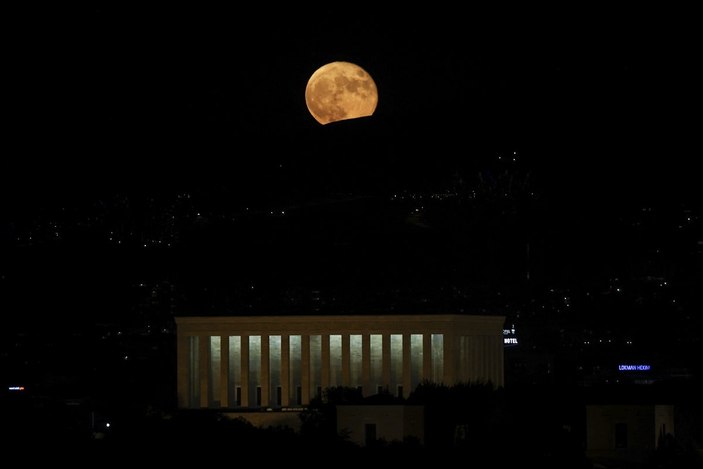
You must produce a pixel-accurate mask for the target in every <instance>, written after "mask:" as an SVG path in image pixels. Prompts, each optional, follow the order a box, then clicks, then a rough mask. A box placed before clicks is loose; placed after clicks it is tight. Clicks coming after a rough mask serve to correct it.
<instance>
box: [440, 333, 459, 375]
mask: <svg viewBox="0 0 703 469" xmlns="http://www.w3.org/2000/svg"><path fill="white" fill-rule="evenodd" d="M455 344H456V341H455V340H454V334H447V333H446V332H445V334H444V358H443V360H444V384H446V385H447V386H452V385H453V384H455V382H456V363H455V360H454V358H455V357H456V351H455V350H454V346H455Z"/></svg>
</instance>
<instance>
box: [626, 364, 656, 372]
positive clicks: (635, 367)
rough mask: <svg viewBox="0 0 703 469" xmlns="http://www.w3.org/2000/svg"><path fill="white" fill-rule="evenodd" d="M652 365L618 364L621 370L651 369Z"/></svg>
mask: <svg viewBox="0 0 703 469" xmlns="http://www.w3.org/2000/svg"><path fill="white" fill-rule="evenodd" d="M651 369H652V365H618V370H620V371H649V370H651Z"/></svg>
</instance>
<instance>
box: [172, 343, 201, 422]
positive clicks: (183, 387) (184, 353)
mask: <svg viewBox="0 0 703 469" xmlns="http://www.w3.org/2000/svg"><path fill="white" fill-rule="evenodd" d="M190 353H191V352H190V337H188V336H185V335H181V334H178V336H177V338H176V354H177V358H176V361H177V363H178V369H177V376H176V387H177V390H178V407H180V408H181V409H183V408H188V407H190V405H191V403H190V380H192V379H196V377H195V376H189V375H190Z"/></svg>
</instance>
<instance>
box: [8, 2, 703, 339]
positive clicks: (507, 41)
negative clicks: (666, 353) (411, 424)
mask: <svg viewBox="0 0 703 469" xmlns="http://www.w3.org/2000/svg"><path fill="white" fill-rule="evenodd" d="M638 8H644V7H642V6H638ZM7 20H8V22H9V23H10V25H11V26H10V31H11V34H9V39H8V42H7V43H6V47H5V50H6V53H7V54H6V57H5V58H4V60H3V62H4V69H5V71H4V74H3V75H4V78H5V80H6V81H5V86H4V99H3V102H4V106H3V108H4V114H5V116H6V119H5V126H4V130H5V131H4V136H5V138H4V143H5V144H4V148H5V151H4V152H3V153H4V155H3V170H2V171H1V172H0V177H1V178H2V189H1V190H2V194H1V195H2V208H3V218H2V220H0V222H2V225H0V228H1V231H0V240H1V241H2V255H3V257H4V258H5V259H6V261H5V262H3V263H2V265H0V269H2V270H1V271H0V274H1V275H2V290H1V291H2V293H3V301H4V302H5V306H3V307H2V311H3V313H2V314H3V319H4V320H8V321H10V322H18V323H22V324H26V323H32V324H34V323H36V318H40V319H44V320H46V321H47V322H48V323H52V324H53V323H57V322H61V321H63V320H67V321H68V322H69V323H70V324H80V323H85V322H89V323H90V322H93V321H98V320H104V319H110V320H120V321H127V322H128V321H131V319H129V320H128V319H126V318H142V319H143V318H144V317H150V315H154V317H160V318H161V319H163V314H171V313H173V312H177V313H181V314H184V313H185V314H188V313H196V314H199V313H202V312H207V313H218V314H223V313H236V314H240V313H242V312H250V311H251V312H258V311H261V312H280V311H288V310H290V311H294V312H310V311H314V312H318V311H319V312H325V311H346V312H359V311H363V312H383V311H392V310H394V311H398V312H403V311H413V310H423V311H427V310H435V311H438V312H447V311H449V312H455V311H464V310H466V311H467V312H468V311H479V312H480V311H488V312H490V313H498V314H507V315H508V316H510V317H512V318H515V317H517V316H516V315H518V316H519V314H518V313H522V314H523V318H524V317H525V315H527V314H528V312H529V311H531V310H530V308H534V309H537V308H538V306H539V305H549V304H552V305H553V303H554V301H556V300H554V298H551V297H550V296H549V295H550V294H551V295H553V296H554V295H556V296H558V297H559V298H563V297H565V296H568V297H569V298H572V300H569V301H572V302H575V303H577V304H578V309H579V311H578V313H574V315H573V316H567V319H566V320H565V321H566V322H568V323H570V324H576V326H575V329H576V330H579V331H583V330H584V328H589V327H596V326H597V325H598V324H600V325H603V320H604V318H607V320H608V321H610V320H611V319H612V318H613V317H615V316H618V315H619V316H620V317H621V319H620V320H619V321H620V322H619V324H620V326H617V327H618V331H620V332H622V331H625V330H626V326H625V325H626V324H632V321H631V319H632V316H633V315H635V314H644V317H647V318H649V319H651V320H652V323H653V318H654V317H655V316H656V314H658V313H656V311H661V308H660V303H657V302H662V304H667V305H668V306H667V308H670V307H671V304H672V303H671V300H672V299H674V296H675V294H674V293H667V294H666V295H664V296H662V295H660V294H659V293H656V294H654V293H651V292H649V290H647V288H649V287H648V286H647V285H649V284H650V283H652V282H654V283H657V284H659V283H661V282H664V281H666V282H667V285H675V287H672V288H676V289H677V290H676V295H679V296H678V297H677V298H679V303H678V304H677V305H679V304H681V302H682V301H683V302H684V305H685V306H683V307H680V308H679V307H678V306H677V307H676V308H678V309H676V314H678V315H679V316H680V318H683V319H681V320H682V321H683V322H682V323H680V324H678V325H677V327H678V328H679V329H677V331H680V330H687V329H688V328H689V327H690V326H691V324H700V321H701V318H700V317H698V315H699V311H695V308H696V307H697V306H696V305H700V302H698V303H696V302H695V301H699V300H695V299H694V294H693V292H694V291H695V286H696V285H697V284H698V282H699V281H700V280H701V273H700V271H701V249H702V248H701V240H703V235H702V234H701V233H702V230H701V204H700V203H699V200H698V198H699V196H700V183H699V175H698V172H696V170H695V169H694V168H695V167H696V164H695V162H694V158H695V157H696V156H698V154H699V151H698V144H697V142H696V141H695V140H694V137H695V135H694V126H696V122H697V121H698V120H699V119H698V118H697V115H698V113H699V111H698V109H699V106H697V104H698V102H699V91H698V89H697V88H696V86H697V85H698V84H699V83H700V75H699V73H698V71H697V68H698V67H697V63H696V62H697V59H696V58H697V53H694V51H696V50H695V46H694V44H695V41H694V40H693V37H694V32H695V30H694V29H693V28H692V25H691V24H690V20H691V16H690V15H687V14H686V13H685V12H681V13H680V14H669V13H668V12H661V11H644V10H639V11H628V12H616V11H608V12H597V11H592V12H586V11H579V12H567V11H543V12H541V11H510V12H499V13H497V12H492V13H490V14H487V13H485V12H479V11H473V10H472V9H471V8H470V7H469V8H465V7H462V10H461V11H451V9H447V10H442V11H440V9H439V8H437V9H436V11H426V10H424V9H420V10H417V11H408V12H404V13H402V14H401V13H398V14H393V15H389V14H377V13H376V12H375V11H369V12H366V13H364V12H360V11H356V7H354V6H353V5H350V6H349V8H348V9H342V8H339V11H333V10H331V9H330V10H327V11H322V12H309V13H308V12H304V14H303V16H302V18H301V19H295V18H294V17H293V16H291V15H287V14H284V13H283V12H281V14H276V15H275V16H274V17H272V16H270V14H265V13H264V12H249V11H246V12H245V11H243V10H242V11H240V10H239V9H238V8H236V7H230V8H221V9H208V8H205V7H192V6H191V7H176V6H173V7H168V8H165V9H157V8H156V7H131V6H130V7H128V6H115V7H105V8H99V9H84V10H80V9H74V10H63V9H56V10H46V9H41V8H39V7H37V8H35V9H23V10H22V11H17V12H14V13H13V14H12V15H8V16H7ZM335 60H344V61H350V62H354V63H356V64H358V65H360V66H362V67H363V68H364V69H366V70H367V71H368V72H369V73H370V74H371V76H372V77H373V78H374V80H375V81H376V84H377V87H378V90H379V105H378V108H377V110H376V113H375V114H374V115H373V116H371V117H368V118H364V119H357V120H350V121H343V122H338V123H333V124H329V125H327V126H321V125H319V124H318V123H317V122H316V121H315V120H314V119H313V118H312V116H310V114H309V113H308V111H307V108H306V106H305V100H304V90H305V85H306V83H307V80H308V78H309V77H310V75H311V74H312V73H313V72H314V71H315V70H316V69H317V68H318V67H319V66H321V65H323V64H325V63H328V62H331V61H335ZM695 128H696V129H697V126H696V127H695ZM528 274H529V275H530V276H529V279H528ZM648 282H649V283H648ZM622 285H627V286H628V288H629V290H628V293H629V292H633V291H635V290H636V291H637V293H632V296H631V297H628V299H627V300H626V301H625V300H622V301H623V303H617V302H613V301H610V300H607V298H610V297H609V296H608V295H610V293H612V292H614V291H618V292H619V291H620V290H617V289H618V288H623V289H624V288H625V287H624V286H622ZM630 287H631V288H630ZM550 292H551V293H550ZM554 292H556V293H554ZM563 292H567V293H565V294H564V293H563ZM413 295H415V296H413ZM596 295H600V296H599V298H600V297H601V296H602V298H606V299H604V300H603V301H602V302H601V301H600V300H593V297H594V296H596ZM657 295H659V296H657ZM506 297H509V299H506V300H505V301H503V299H504V298H506ZM655 297H656V301H655V300H652V298H655ZM550 298H551V299H550ZM579 298H582V299H583V301H581V300H579ZM560 301H562V303H563V302H564V301H565V300H560ZM618 301H620V300H618ZM686 302H688V303H686ZM567 303H568V302H567ZM330 305H336V306H334V308H333V307H331V306H330ZM535 305H538V306H535ZM554 308H555V310H557V309H559V308H558V307H554ZM164 311H165V313H164ZM560 311H561V310H560ZM159 314H161V316H159ZM560 314H562V313H560ZM613 315H615V316H613ZM679 316H677V317H679ZM534 317H537V316H534ZM560 317H561V316H560ZM672 317H673V316H672ZM535 321H537V319H535ZM579 321H585V322H583V323H580V322H579ZM686 321H688V322H686ZM586 323H588V324H586ZM616 332H617V331H616ZM645 332H646V333H647V334H649V333H650V332H651V331H649V330H648V331H645ZM622 333H623V334H625V332H622ZM677 333H678V332H677ZM643 334H644V335H646V334H645V333H644V332H643Z"/></svg>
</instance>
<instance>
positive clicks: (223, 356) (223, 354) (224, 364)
mask: <svg viewBox="0 0 703 469" xmlns="http://www.w3.org/2000/svg"><path fill="white" fill-rule="evenodd" d="M229 387H230V383H229V336H226V335H223V336H221V337H220V407H229Z"/></svg>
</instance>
